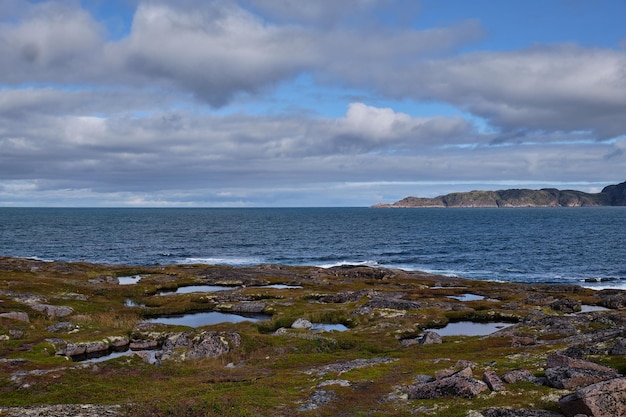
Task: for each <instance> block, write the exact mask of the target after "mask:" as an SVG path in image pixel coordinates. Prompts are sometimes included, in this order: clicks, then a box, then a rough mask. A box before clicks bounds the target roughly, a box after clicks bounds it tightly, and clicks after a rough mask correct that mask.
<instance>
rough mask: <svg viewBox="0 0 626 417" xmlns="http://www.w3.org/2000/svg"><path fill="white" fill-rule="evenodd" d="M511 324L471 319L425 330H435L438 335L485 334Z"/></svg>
mask: <svg viewBox="0 0 626 417" xmlns="http://www.w3.org/2000/svg"><path fill="white" fill-rule="evenodd" d="M511 325H512V324H511V323H503V322H494V323H476V322H473V321H459V322H457V323H449V324H448V325H447V326H445V327H442V328H440V329H426V330H425V331H431V332H437V333H438V334H439V335H440V336H486V335H489V334H491V333H494V332H497V331H498V330H501V329H504V328H505V327H509V326H511Z"/></svg>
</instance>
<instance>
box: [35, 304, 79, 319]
mask: <svg viewBox="0 0 626 417" xmlns="http://www.w3.org/2000/svg"><path fill="white" fill-rule="evenodd" d="M30 307H31V308H32V309H33V310H37V311H41V312H43V313H45V314H46V315H47V316H48V317H49V318H51V319H56V318H60V317H66V316H69V315H70V314H72V313H74V309H73V308H72V307H68V306H55V305H51V304H41V303H31V304H30Z"/></svg>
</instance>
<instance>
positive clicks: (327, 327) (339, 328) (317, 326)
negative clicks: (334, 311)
mask: <svg viewBox="0 0 626 417" xmlns="http://www.w3.org/2000/svg"><path fill="white" fill-rule="evenodd" d="M311 330H316V331H322V332H345V331H346V330H349V329H348V328H347V327H346V326H344V325H343V324H324V323H314V324H313V326H312V327H311Z"/></svg>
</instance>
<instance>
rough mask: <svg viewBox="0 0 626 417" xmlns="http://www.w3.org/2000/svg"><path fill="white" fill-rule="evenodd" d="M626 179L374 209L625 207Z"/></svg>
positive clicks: (443, 197)
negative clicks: (593, 186)
mask: <svg viewBox="0 0 626 417" xmlns="http://www.w3.org/2000/svg"><path fill="white" fill-rule="evenodd" d="M625 205H626V182H623V183H621V184H617V185H609V186H607V187H605V188H604V189H603V190H602V192H600V193H595V194H592V193H585V192H582V191H576V190H557V189H555V188H544V189H541V190H529V189H508V190H499V191H469V192H460V193H450V194H446V195H441V196H438V197H433V198H423V197H406V198H404V199H402V200H400V201H397V202H395V203H392V204H387V203H380V204H376V205H374V206H372V207H374V208H411V207H582V206H625Z"/></svg>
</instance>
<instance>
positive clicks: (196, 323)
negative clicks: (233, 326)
mask: <svg viewBox="0 0 626 417" xmlns="http://www.w3.org/2000/svg"><path fill="white" fill-rule="evenodd" d="M269 318H270V316H268V315H265V314H253V315H245V316H244V315H239V314H231V313H222V312H219V311H209V312H203V313H190V314H176V315H171V316H163V317H156V318H153V319H149V320H146V322H148V323H159V324H166V325H174V326H188V327H202V326H209V325H212V324H221V323H240V322H242V321H252V322H257V321H262V320H268V319H269Z"/></svg>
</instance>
